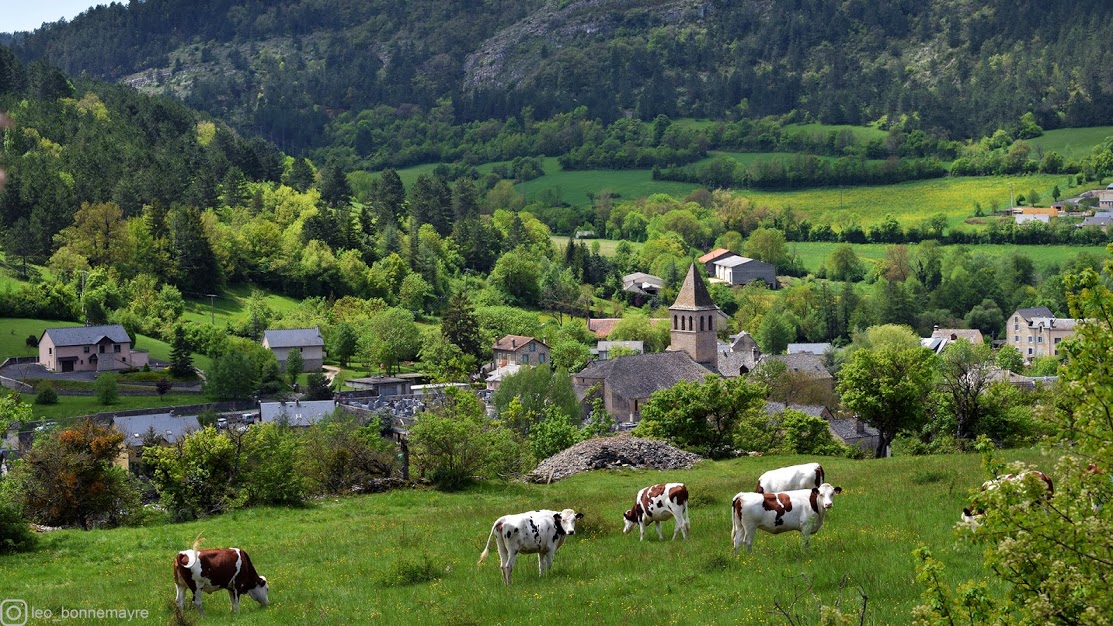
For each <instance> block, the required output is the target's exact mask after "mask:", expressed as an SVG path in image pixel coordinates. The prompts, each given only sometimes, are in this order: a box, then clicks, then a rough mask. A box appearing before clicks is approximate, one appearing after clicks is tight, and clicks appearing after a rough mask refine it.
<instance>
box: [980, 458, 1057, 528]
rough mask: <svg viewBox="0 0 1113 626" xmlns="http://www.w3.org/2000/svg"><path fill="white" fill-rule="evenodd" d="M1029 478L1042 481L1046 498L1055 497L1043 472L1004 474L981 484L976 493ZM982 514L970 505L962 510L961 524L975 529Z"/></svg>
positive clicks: (1031, 471)
mask: <svg viewBox="0 0 1113 626" xmlns="http://www.w3.org/2000/svg"><path fill="white" fill-rule="evenodd" d="M1029 476H1033V477H1035V478H1038V479H1039V480H1041V481H1043V486H1044V487H1045V488H1046V489H1047V493H1046V494H1044V495H1045V496H1046V497H1047V498H1051V496H1053V495H1055V485H1054V483H1052V482H1051V478H1050V477H1048V475H1047V474H1044V473H1043V472H1037V471H1035V470H1029V471H1027V472H1021V473H1019V474H1005V475H1004V476H999V477H997V478H995V479H993V480H987V481H985V482H984V483H982V486H981V487H979V488H978V491H982V492H985V491H993V490H994V489H996V488H997V487H999V486H1000V485H1001V484H1002V483H1005V482H1013V481H1024V480H1026V479H1027V478H1028V477H1029ZM983 514H984V511H982V510H981V509H980V508H979V507H978V506H977V505H976V504H971V505H970V506H969V507H967V508H964V509H962V523H963V524H964V525H966V526H969V527H970V528H972V529H973V528H977V527H978V525H979V522H978V520H979V519H980V518H981V516H982V515H983Z"/></svg>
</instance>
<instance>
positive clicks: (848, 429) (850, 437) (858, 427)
mask: <svg viewBox="0 0 1113 626" xmlns="http://www.w3.org/2000/svg"><path fill="white" fill-rule="evenodd" d="M827 426H828V427H830V429H831V431H832V432H834V433H835V436H836V437H838V438H839V439H842V440H843V442H844V443H848V444H851V443H854V442H855V441H858V440H860V439H872V438H874V437H877V436H878V435H879V434H880V433H878V431H877V429H876V428H874V427H873V426H870V425H869V424H865V423H862V422H861V421H860V420H858V419H856V418H853V417H850V418H845V419H843V418H837V417H836V418H833V419H829V420H827Z"/></svg>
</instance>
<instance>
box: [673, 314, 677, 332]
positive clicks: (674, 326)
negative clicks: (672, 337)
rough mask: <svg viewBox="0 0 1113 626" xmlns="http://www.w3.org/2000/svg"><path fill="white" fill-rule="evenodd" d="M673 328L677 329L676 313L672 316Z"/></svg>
mask: <svg viewBox="0 0 1113 626" xmlns="http://www.w3.org/2000/svg"><path fill="white" fill-rule="evenodd" d="M672 329H673V330H677V328H676V316H675V315H673V316H672Z"/></svg>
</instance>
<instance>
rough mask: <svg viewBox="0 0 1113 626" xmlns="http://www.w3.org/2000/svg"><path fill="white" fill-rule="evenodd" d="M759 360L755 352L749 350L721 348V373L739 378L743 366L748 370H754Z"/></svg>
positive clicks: (719, 365) (719, 364)
mask: <svg viewBox="0 0 1113 626" xmlns="http://www.w3.org/2000/svg"><path fill="white" fill-rule="evenodd" d="M756 365H757V361H756V360H755V358H754V354H753V353H751V352H748V351H741V352H735V351H733V350H719V363H718V368H719V373H721V374H722V375H723V376H725V377H727V378H738V377H739V376H741V375H742V368H743V367H745V368H746V372H747V373H749V372H751V371H753V369H754V366H756Z"/></svg>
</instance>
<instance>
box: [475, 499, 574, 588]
mask: <svg viewBox="0 0 1113 626" xmlns="http://www.w3.org/2000/svg"><path fill="white" fill-rule="evenodd" d="M583 516H584V514H583V513H577V512H575V511H574V510H572V509H564V510H563V511H549V510H547V509H543V510H540V511H530V512H528V513H518V514H517V515H503V516H502V517H500V518H498V519H497V520H495V524H494V526H492V527H491V534H490V535H489V536H488V537H487V545H486V546H485V547H484V548H483V554H480V555H479V563H480V564H482V563H483V561H484V560H486V558H487V552H488V551H489V550H490V549H491V539H492V538H494V540H495V546H496V547H498V550H499V566H500V567H502V579H503V581H505V582H506V584H507V585H510V574H511V573H512V572H513V571H514V561H515V560H516V559H517V558H518V554H519V553H525V554H533V553H537V567H538V569H539V571H540V574H539V575H541V576H544V575H545V572H547V571H549V568H550V567H552V564H553V556H555V555H556V551H557V550H559V549H560V547H561V546H562V545H564V539H565V538H566V537H567V536H568V535H575V534H576V520H578V519H580V518H582V517H583Z"/></svg>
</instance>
